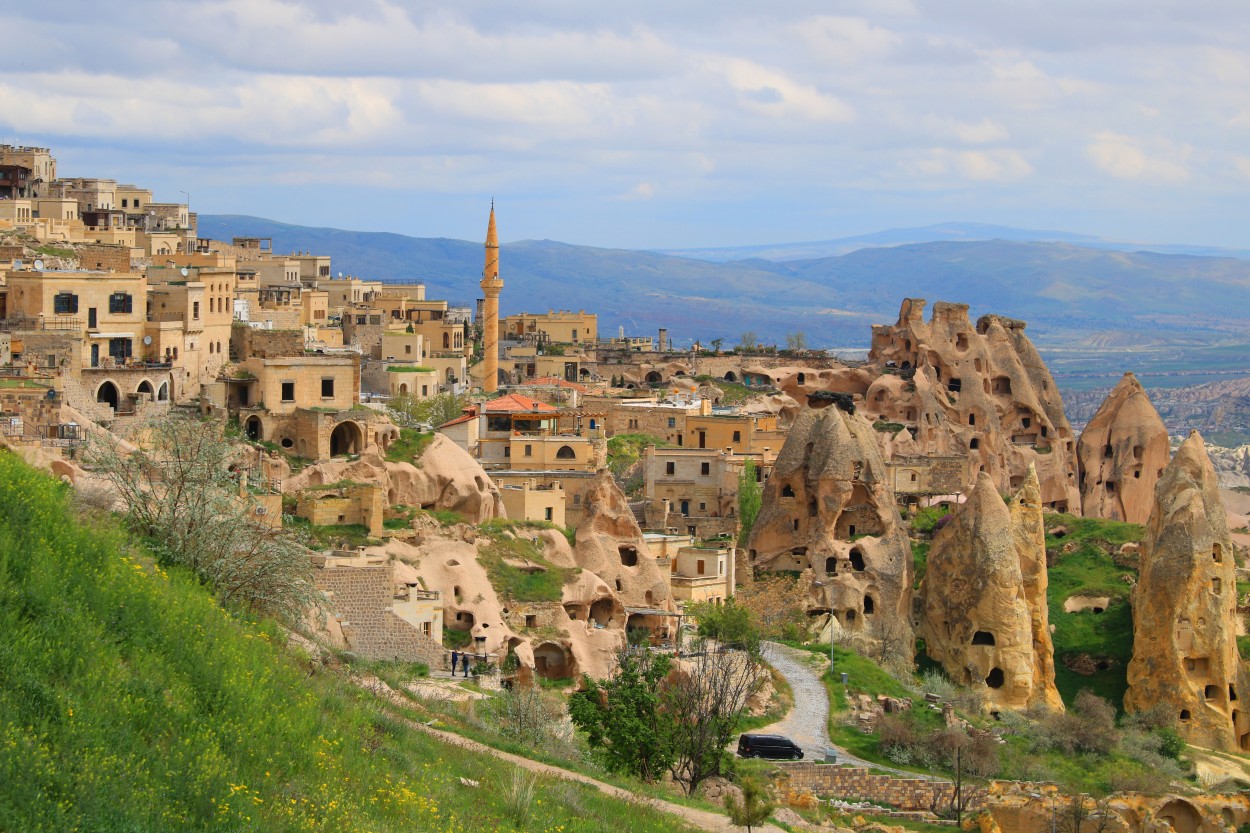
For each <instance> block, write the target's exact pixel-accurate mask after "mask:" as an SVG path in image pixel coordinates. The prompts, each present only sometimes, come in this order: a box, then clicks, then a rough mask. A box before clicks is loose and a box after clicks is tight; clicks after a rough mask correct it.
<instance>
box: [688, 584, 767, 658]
mask: <svg viewBox="0 0 1250 833" xmlns="http://www.w3.org/2000/svg"><path fill="white" fill-rule="evenodd" d="M686 612H687V613H688V614H689V615H690V616H692V617H694V619H695V620H696V621H697V622H698V623H699V636H703V637H707V638H708V639H715V640H716V641H717V642H719V643H721V644H722V645H729V646H732V647H735V648H745V649H747V650H750V651H756V650H758V649H759V642H760V630H759V628H758V627H757V626H756V624H755V621H754V618H753V617H752V615H751V611H750V610H748V609H747V608H746V607H743V606H742V605H740V604H738V602H737V599H735V598H734V597H732V596H731V597H730V598H728V599H726V600H725V603H724V604H713V603H712V602H691V603H690V604H688V605H686Z"/></svg>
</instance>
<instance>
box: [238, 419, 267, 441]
mask: <svg viewBox="0 0 1250 833" xmlns="http://www.w3.org/2000/svg"><path fill="white" fill-rule="evenodd" d="M243 432H244V433H245V434H247V438H248V439H249V440H258V441H259V440H263V439H264V438H265V432H264V425H263V424H262V423H261V421H260V417H258V416H256V415H255V414H253V415H252V416H250V417H248V418H247V422H245V423H243Z"/></svg>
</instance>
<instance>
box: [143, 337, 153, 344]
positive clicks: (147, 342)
mask: <svg viewBox="0 0 1250 833" xmlns="http://www.w3.org/2000/svg"><path fill="white" fill-rule="evenodd" d="M143 343H144V344H151V343H152V337H151V336H144V337H143Z"/></svg>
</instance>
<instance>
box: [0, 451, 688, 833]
mask: <svg viewBox="0 0 1250 833" xmlns="http://www.w3.org/2000/svg"><path fill="white" fill-rule="evenodd" d="M67 501H68V495H67V488H66V487H65V486H63V485H62V484H61V483H59V482H57V481H55V480H53V479H51V478H49V477H46V476H44V475H42V474H39V473H37V472H35V471H33V470H31V469H29V468H28V467H26V466H25V465H23V464H22V463H20V462H19V461H17V460H16V459H15V458H14V457H13V456H11V455H8V454H4V455H0V633H3V634H4V636H3V639H0V830H13V831H16V830H22V831H68V830H84V831H87V830H90V831H102V832H107V831H127V833H133V832H134V831H149V830H150V831H158V830H159V831H167V830H213V831H244V830H247V831H252V830H264V831H297V830H298V831H309V830H333V831H356V830H361V831H364V830H368V831H401V830H402V831H413V830H424V831H433V830H438V831H472V830H513V829H516V830H528V831H565V832H566V833H573V832H574V831H586V833H590V831H599V830H604V829H608V828H609V827H612V828H614V829H629V830H633V831H655V832H656V833H659V832H660V831H668V830H678V829H685V828H682V827H680V826H679V825H678V824H677V823H676V822H675V821H673V820H671V819H670V818H669V817H666V816H661V815H660V814H658V813H655V812H653V811H650V810H647V809H645V808H642V807H638V806H627V805H626V804H624V803H622V802H620V801H616V800H610V799H607V798H605V797H604V796H602V795H601V794H600V793H598V792H595V791H593V790H590V789H589V788H585V787H581V786H577V785H573V784H568V783H564V782H559V783H544V782H539V786H538V789H537V792H536V794H535V796H534V797H533V799H532V801H530V802H527V803H525V804H524V807H523V811H522V812H516V811H514V809H513V807H511V806H510V803H509V801H508V793H509V785H510V784H511V783H512V773H513V770H512V768H511V767H510V766H508V765H505V764H503V763H501V762H499V761H497V760H495V759H493V758H489V757H484V756H480V755H476V754H472V753H469V752H466V751H464V750H461V749H453V748H452V747H448V746H446V745H444V744H442V743H441V742H439V741H436V740H435V739H433V738H430V737H429V736H427V735H424V734H422V733H420V732H416V731H414V730H412V729H410V728H408V727H406V726H405V725H403V724H402V723H399V722H397V721H395V720H394V719H392V718H391V717H389V716H388V715H387V714H386V713H385V712H384V711H383V710H382V709H381V708H380V707H379V705H378V704H377V702H376V701H374V700H373V699H372V698H371V695H367V694H365V693H362V692H360V691H359V690H357V689H355V688H354V687H352V686H350V685H349V684H348V683H346V682H345V681H344V680H342V679H340V678H339V677H337V676H335V675H334V674H333V673H330V672H326V671H321V670H318V667H317V666H310V665H309V663H308V662H307V661H305V660H302V659H297V658H295V657H293V656H291V655H290V654H288V653H287V651H286V650H285V649H282V648H279V647H277V643H278V642H279V641H280V640H281V639H282V634H281V632H280V631H279V630H278V629H277V628H276V627H275V626H273V625H271V624H268V623H265V622H247V621H240V620H238V619H236V618H233V617H231V616H229V615H227V614H226V613H224V612H223V611H222V610H221V609H219V608H218V607H217V606H216V605H215V603H214V602H213V600H212V598H211V596H210V595H209V594H208V593H207V592H206V591H205V590H204V589H203V588H201V587H200V586H198V585H197V584H196V583H195V581H194V580H193V579H192V578H191V577H189V576H188V575H185V574H182V573H176V572H173V571H171V572H170V573H169V574H166V573H164V572H163V571H161V570H159V569H156V568H155V567H154V566H153V564H152V562H151V561H150V560H149V559H147V558H146V557H145V556H144V555H143V554H142V553H140V552H137V551H136V550H134V548H133V547H132V545H131V544H130V542H129V541H128V540H127V539H126V537H125V536H124V535H123V534H122V533H121V532H120V531H119V530H118V529H117V528H116V527H115V526H114V525H112V523H111V522H109V521H99V522H93V523H83V522H81V521H79V520H78V519H76V518H75V516H74V513H73V511H72V510H71V509H70V508H69V507H68V506H67ZM462 777H464V778H471V779H474V780H476V781H479V782H480V783H481V787H479V788H470V787H465V786H463V785H462V784H461V782H460V779H461V778H462ZM622 824H624V827H622V826H621V825H622Z"/></svg>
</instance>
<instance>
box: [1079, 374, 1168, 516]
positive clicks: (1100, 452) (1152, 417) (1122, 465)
mask: <svg viewBox="0 0 1250 833" xmlns="http://www.w3.org/2000/svg"><path fill="white" fill-rule="evenodd" d="M1170 453H1171V448H1170V444H1169V442H1168V431H1167V428H1165V427H1164V425H1163V420H1162V419H1160V418H1159V413H1158V412H1157V411H1156V410H1155V408H1154V406H1153V405H1151V404H1150V398H1149V397H1148V396H1146V392H1145V391H1144V390H1142V386H1141V383H1140V382H1138V381H1137V377H1136V376H1134V375H1133V374H1132V373H1125V374H1124V378H1123V379H1121V380H1120V382H1119V384H1117V385H1116V386H1115V388H1114V389H1112V391H1111V393H1110V394H1108V395H1107V399H1106V401H1104V402H1103V403H1102V407H1100V408H1099V409H1098V413H1096V414H1094V418H1093V419H1091V420H1090V421H1089V424H1088V425H1087V426H1085V430H1084V431H1082V432H1081V438H1080V440H1079V441H1078V442H1077V445H1076V455H1077V461H1078V465H1079V466H1080V475H1079V486H1080V489H1081V513H1082V514H1083V515H1085V516H1086V517H1093V518H1107V519H1109V520H1113V521H1127V522H1129V523H1135V524H1144V523H1146V521H1147V519H1148V518H1149V517H1150V509H1151V507H1152V506H1153V505H1154V491H1155V484H1156V483H1158V482H1159V477H1160V476H1162V474H1163V470H1164V468H1165V467H1166V466H1167V464H1168V456H1169V454H1170Z"/></svg>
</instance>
